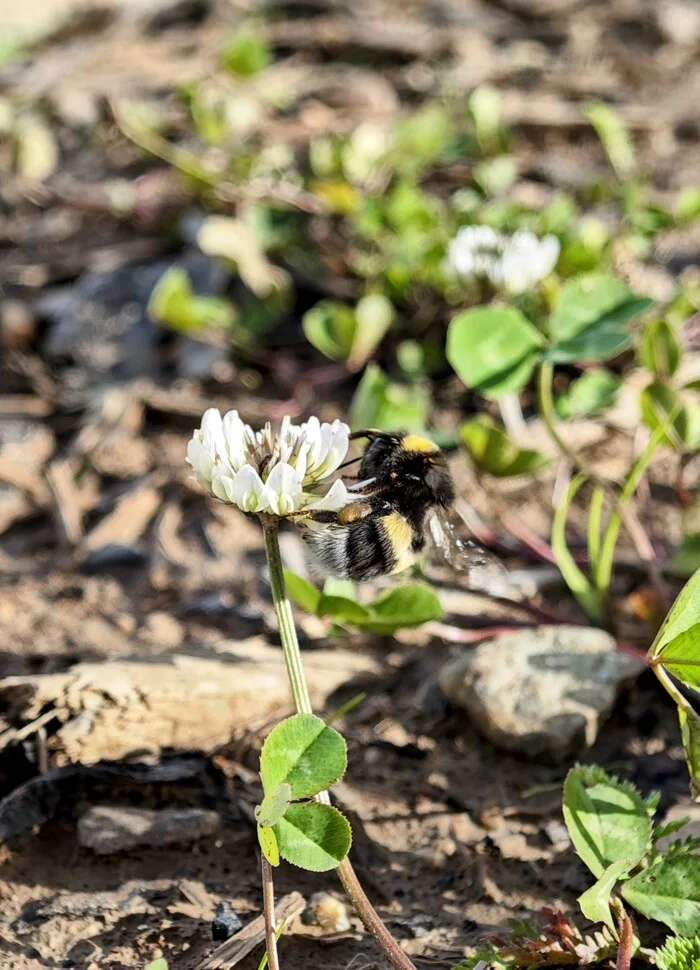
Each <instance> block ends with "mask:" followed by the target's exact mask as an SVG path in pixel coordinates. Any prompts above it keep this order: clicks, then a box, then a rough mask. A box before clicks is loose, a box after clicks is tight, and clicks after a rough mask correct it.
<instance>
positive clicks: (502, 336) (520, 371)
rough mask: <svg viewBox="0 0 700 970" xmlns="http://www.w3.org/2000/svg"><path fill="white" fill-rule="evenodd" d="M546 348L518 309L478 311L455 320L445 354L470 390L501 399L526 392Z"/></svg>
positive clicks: (540, 337) (493, 308) (464, 314)
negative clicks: (536, 365) (502, 396)
mask: <svg viewBox="0 0 700 970" xmlns="http://www.w3.org/2000/svg"><path fill="white" fill-rule="evenodd" d="M543 345H544V338H543V337H542V334H541V333H540V332H539V331H538V330H537V329H536V328H535V327H534V326H533V325H532V324H531V323H530V321H529V320H528V319H527V318H526V317H524V316H523V315H522V313H520V311H519V310H516V309H515V307H478V308H475V309H473V310H465V311H464V312H463V313H460V314H458V315H457V316H456V317H454V318H453V320H452V322H451V323H450V326H449V329H448V331H447V347H446V351H445V353H446V356H447V360H448V361H449V363H450V365H451V366H452V368H453V370H454V371H455V373H456V374H457V376H458V377H459V378H460V380H462V381H463V382H464V383H465V384H466V385H467V387H471V388H474V390H476V391H479V393H481V394H483V395H485V396H486V397H499V396H500V395H501V394H506V393H507V392H509V391H520V390H522V388H523V387H524V386H525V385H526V384H527V382H528V380H529V379H530V376H531V374H532V371H533V369H534V367H535V363H536V362H537V358H538V354H539V350H540V348H541V347H542V346H543Z"/></svg>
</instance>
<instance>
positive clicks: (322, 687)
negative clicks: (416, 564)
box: [0, 641, 381, 768]
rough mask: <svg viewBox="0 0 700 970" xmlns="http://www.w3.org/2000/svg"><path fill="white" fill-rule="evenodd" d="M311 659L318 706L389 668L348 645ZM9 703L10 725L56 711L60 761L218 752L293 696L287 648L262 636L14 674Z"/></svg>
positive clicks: (281, 710) (8, 683)
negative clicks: (210, 649) (209, 651)
mask: <svg viewBox="0 0 700 970" xmlns="http://www.w3.org/2000/svg"><path fill="white" fill-rule="evenodd" d="M306 667H307V672H308V675H309V681H310V685H311V690H310V692H311V699H312V702H313V703H314V706H315V707H316V708H317V709H319V710H323V709H324V707H325V706H326V703H327V701H328V698H329V697H330V696H331V694H332V693H333V692H334V691H335V690H336V689H337V688H338V687H340V686H341V685H342V684H344V683H346V682H347V681H348V680H350V679H351V678H352V677H353V676H356V675H357V674H360V673H365V674H367V673H375V674H379V673H380V670H381V668H380V666H379V664H378V663H376V662H375V661H374V660H372V659H371V658H367V657H363V656H361V655H358V654H356V653H351V652H350V651H344V650H317V651H314V652H313V653H310V654H309V658H308V662H307V664H306ZM0 704H2V707H3V709H4V710H5V711H6V712H7V713H6V719H7V722H8V725H9V728H8V730H10V729H15V730H22V729H23V728H24V726H25V725H28V724H29V723H31V722H34V721H35V719H36V718H38V717H39V716H40V715H41V714H42V713H43V712H44V711H47V710H52V711H53V712H54V715H55V721H54V726H55V728H56V729H55V730H54V731H53V733H50V734H49V736H48V738H47V749H48V758H49V766H50V767H51V768H53V767H55V766H60V765H66V764H75V763H78V764H83V765H94V764H96V763H97V762H99V761H118V760H120V759H122V758H127V757H131V758H132V759H133V758H134V757H136V756H137V755H149V756H156V757H161V756H162V755H163V753H164V752H167V751H170V750H179V751H197V752H202V753H204V754H211V753H213V752H215V751H216V750H217V749H219V748H220V747H222V746H223V745H224V744H226V743H227V742H229V741H230V739H231V738H232V737H235V736H239V737H240V736H242V735H244V734H251V733H253V732H255V731H257V730H260V729H262V728H263V727H264V726H265V725H266V724H268V723H270V722H271V721H274V720H278V719H279V718H280V717H281V716H283V715H284V714H285V713H287V712H288V711H289V710H290V708H291V698H290V695H289V684H288V680H287V674H286V669H285V665H284V658H283V654H282V651H281V650H279V649H277V648H275V647H271V646H267V645H265V644H260V643H259V642H257V641H256V642H253V643H246V642H243V643H232V644H230V646H229V645H228V644H227V646H226V653H225V656H222V659H221V660H213V659H208V658H202V657H192V656H185V655H183V654H169V655H160V656H158V657H157V658H151V659H149V660H148V661H112V662H109V663H81V664H77V665H76V666H75V667H72V668H71V669H70V670H68V671H65V672H62V673H52V674H35V675H30V676H18V677H8V678H6V679H5V680H3V681H0ZM7 738H8V740H12V735H10V734H8V735H7Z"/></svg>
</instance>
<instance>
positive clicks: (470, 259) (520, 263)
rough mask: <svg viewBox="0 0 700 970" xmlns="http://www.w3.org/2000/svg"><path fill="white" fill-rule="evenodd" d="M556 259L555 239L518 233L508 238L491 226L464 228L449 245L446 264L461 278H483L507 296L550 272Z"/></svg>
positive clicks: (557, 243) (523, 288)
mask: <svg viewBox="0 0 700 970" xmlns="http://www.w3.org/2000/svg"><path fill="white" fill-rule="evenodd" d="M558 259H559V240H558V239H557V237H556V236H551V235H549V236H544V237H543V238H542V239H539V238H538V237H537V236H536V235H535V234H534V232H530V231H529V230H526V229H520V230H518V231H517V232H515V233H513V235H512V236H508V235H505V234H504V233H501V232H497V231H496V230H495V229H492V228H491V226H464V228H462V229H460V230H459V232H458V233H457V235H456V236H455V238H454V239H453V240H452V242H451V243H450V248H449V253H448V261H449V264H450V266H451V267H452V269H453V270H454V272H456V273H457V274H458V275H459V276H461V277H463V278H474V277H485V278H486V279H487V280H489V282H490V283H491V284H492V286H494V287H497V288H498V289H504V290H506V291H507V292H508V293H522V292H524V291H525V290H527V289H530V288H531V287H533V286H534V285H535V284H536V283H539V282H540V280H543V279H544V278H545V277H546V276H549V274H550V273H551V272H552V270H553V269H554V267H555V266H556V264H557V260H558Z"/></svg>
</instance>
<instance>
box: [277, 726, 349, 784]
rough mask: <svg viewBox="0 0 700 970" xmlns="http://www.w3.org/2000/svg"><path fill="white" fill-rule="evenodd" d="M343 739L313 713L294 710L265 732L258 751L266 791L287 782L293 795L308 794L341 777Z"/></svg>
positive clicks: (344, 760) (342, 768)
mask: <svg viewBox="0 0 700 970" xmlns="http://www.w3.org/2000/svg"><path fill="white" fill-rule="evenodd" d="M346 765H347V751H346V746H345V740H344V738H343V737H342V735H340V734H338V732H337V731H335V730H334V729H333V728H330V727H326V724H325V722H324V721H322V720H321V718H320V717H316V715H315V714H295V715H294V716H293V717H288V718H287V719H286V720H284V721H282V722H281V723H280V724H278V725H277V726H276V727H274V728H273V729H272V731H271V732H270V733H269V734H268V736H267V738H266V739H265V743H264V745H263V749H262V753H261V755H260V777H261V778H262V783H263V790H264V791H265V793H267V792H269V791H273V790H274V789H276V788H277V787H278V786H279V785H281V784H283V783H285V782H286V783H287V784H288V785H289V786H290V788H291V791H292V796H291V797H292V798H293V799H297V798H311V797H312V796H313V795H316V794H318V792H320V791H324V789H326V788H329V787H330V786H331V785H334V784H335V783H336V781H338V780H339V779H340V778H342V776H343V773H344V771H345V768H346Z"/></svg>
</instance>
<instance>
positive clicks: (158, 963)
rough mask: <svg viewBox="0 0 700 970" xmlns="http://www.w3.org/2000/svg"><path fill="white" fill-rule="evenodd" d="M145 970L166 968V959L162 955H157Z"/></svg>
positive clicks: (164, 969) (165, 969) (166, 969)
mask: <svg viewBox="0 0 700 970" xmlns="http://www.w3.org/2000/svg"><path fill="white" fill-rule="evenodd" d="M146 970H168V961H167V960H166V959H165V958H164V957H159V958H158V959H157V960H154V961H153V962H152V963H149V964H148V966H147V967H146Z"/></svg>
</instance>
